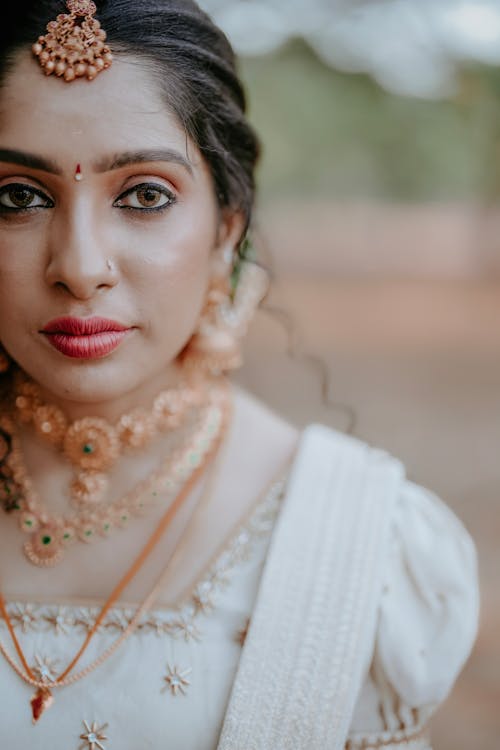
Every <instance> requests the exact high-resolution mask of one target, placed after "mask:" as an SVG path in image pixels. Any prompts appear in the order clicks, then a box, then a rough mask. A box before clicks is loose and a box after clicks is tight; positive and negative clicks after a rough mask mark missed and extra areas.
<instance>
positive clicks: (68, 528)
mask: <svg viewBox="0 0 500 750" xmlns="http://www.w3.org/2000/svg"><path fill="white" fill-rule="evenodd" d="M34 385H35V384H33V383H30V382H24V383H23V384H22V386H21V395H20V396H19V395H18V396H17V397H16V409H17V414H16V412H15V411H14V414H6V415H3V416H2V417H1V418H0V499H2V500H3V503H4V507H5V509H6V510H7V511H10V512H16V513H18V514H19V524H20V528H21V529H22V531H23V532H24V533H25V534H26V535H27V537H28V538H27V541H26V542H25V544H24V552H25V555H26V557H27V558H28V560H29V561H30V562H31V563H33V564H34V565H37V566H40V567H52V566H54V565H57V564H58V563H59V562H60V561H61V560H62V559H63V558H64V553H65V551H66V549H67V548H68V547H70V546H71V544H72V543H73V542H75V541H81V542H85V543H89V542H92V541H93V540H94V539H96V538H98V537H99V536H101V537H107V536H109V535H110V534H111V533H112V532H113V531H114V530H116V529H119V528H124V527H126V526H127V525H128V524H129V522H130V520H131V519H132V518H134V517H139V516H142V515H144V513H145V512H146V511H147V509H148V508H149V507H151V506H153V505H155V504H157V503H158V501H159V500H160V499H161V502H162V504H163V503H165V502H168V501H169V500H171V498H172V497H174V496H175V495H176V494H177V493H178V491H179V488H180V486H182V484H183V482H184V481H186V479H187V478H188V477H189V476H190V474H191V473H192V472H193V471H194V470H195V469H196V467H197V466H198V465H199V464H200V462H202V461H203V458H204V456H205V454H206V453H207V452H208V451H209V450H210V448H211V444H212V442H213V440H214V439H215V437H216V435H217V432H218V429H219V423H220V419H221V407H220V402H221V393H222V391H223V390H224V386H223V385H222V382H220V381H219V382H218V381H216V380H214V381H212V382H211V383H210V384H209V383H208V381H207V382H205V383H204V386H203V388H200V387H199V386H198V388H197V389H194V388H192V389H191V390H189V389H185V391H184V393H183V396H182V397H179V393H176V394H174V393H173V392H172V391H164V392H163V393H161V394H160V395H159V396H158V397H157V399H156V400H155V402H154V406H153V411H152V414H156V415H159V416H157V422H156V426H155V427H154V429H148V440H149V439H151V436H152V435H154V434H155V431H159V429H160V425H161V426H162V427H163V429H165V425H166V423H167V422H168V424H169V427H170V428H171V429H172V428H173V427H174V425H176V426H180V424H181V422H182V420H183V419H186V418H187V417H188V416H190V417H191V424H190V425H189V426H188V429H187V430H185V435H184V438H183V440H182V441H181V444H180V446H179V447H177V448H176V449H175V450H173V451H171V452H170V453H169V454H168V455H167V456H166V458H165V460H164V461H163V462H162V463H161V464H160V466H159V467H158V469H157V471H155V472H154V473H153V474H152V475H151V476H149V477H148V478H147V479H146V480H143V481H141V482H139V483H138V484H137V485H136V486H135V487H134V488H133V489H132V490H131V491H130V492H129V493H127V494H126V495H125V496H124V497H121V498H119V499H118V500H115V501H113V502H104V492H103V485H104V489H105V488H106V485H107V478H106V477H105V475H103V474H102V473H100V472H98V471H96V469H97V467H99V468H102V467H103V466H109V465H110V459H109V454H108V452H107V450H106V449H107V447H108V446H109V445H110V444H112V443H114V442H115V439H116V440H117V441H118V440H120V439H122V440H123V436H124V435H127V438H126V442H125V444H126V445H127V447H129V448H130V447H138V443H139V442H141V443H142V444H145V442H146V441H145V439H144V437H143V436H144V430H142V429H141V430H140V431H139V432H137V431H134V425H135V416H136V415H137V414H138V412H135V413H134V417H133V419H132V418H130V419H129V417H130V415H125V416H123V417H122V418H121V419H120V420H119V423H118V426H117V427H116V428H113V427H111V426H110V425H108V424H107V423H106V422H105V421H104V420H100V419H97V418H86V419H83V420H79V421H78V422H74V423H73V424H72V425H70V426H69V428H68V429H67V430H66V431H65V432H64V433H60V434H59V436H58V439H57V441H56V440H55V439H54V433H55V431H56V429H55V428H54V425H57V424H59V423H61V419H60V415H59V414H58V411H59V410H56V409H57V408H56V407H54V408H52V407H51V406H47V405H45V404H41V403H38V404H37V403H36V401H35V399H38V397H39V396H38V394H39V390H38V389H37V387H36V386H35V387H33V386H34ZM174 395H175V398H174ZM29 398H31V399H32V400H33V401H34V402H35V403H34V404H32V405H31V406H30V407H29V406H28V404H27V400H28V399H29ZM167 401H168V403H169V404H170V406H169V409H168V413H167V409H166V406H165V404H166V403H167ZM174 403H176V404H177V405H178V406H177V408H172V404H174ZM182 404H184V405H185V406H184V408H181V405H182ZM159 405H161V408H160V406H159ZM19 413H20V414H21V419H22V421H24V422H28V419H27V418H26V416H27V414H29V413H30V414H33V417H32V418H31V419H30V421H31V422H32V423H33V424H34V425H36V428H38V429H37V432H38V433H39V434H41V435H44V436H45V437H46V439H47V440H49V441H50V442H51V443H53V444H54V445H55V446H57V447H59V448H60V447H61V446H62V449H63V452H64V454H65V455H66V456H68V453H70V454H71V455H74V456H75V461H74V463H77V461H80V467H81V468H82V469H83V471H82V472H81V474H84V477H85V483H86V488H87V489H86V490H85V491H83V490H82V492H81V493H75V492H74V485H75V482H73V485H72V488H73V492H72V495H71V499H72V502H73V505H74V506H75V508H76V509H75V510H74V511H73V512H71V513H67V514H59V515H57V514H51V513H50V512H49V510H48V509H47V507H46V506H45V504H44V503H43V501H42V500H41V498H40V496H39V494H38V493H37V491H36V489H35V487H34V485H33V482H32V480H31V479H30V477H29V476H28V474H27V471H26V467H25V464H24V459H23V453H22V450H21V445H20V439H19V435H18V427H17V424H16V419H15V417H16V416H17V417H18V418H19ZM61 414H62V412H61ZM49 415H50V418H49ZM54 415H55V416H54ZM23 416H24V419H23V418H22V417H23ZM63 417H64V415H63ZM146 417H147V415H145V413H143V414H142V415H139V419H138V422H139V423H142V424H144V422H145V421H146ZM170 417H172V419H171V420H170ZM100 423H103V424H102V425H101V424H100ZM149 423H150V425H151V424H152V425H154V424H155V423H154V421H153V419H150V420H149ZM49 428H50V429H49ZM120 428H123V429H122V430H120ZM113 431H114V432H113ZM68 434H71V437H70V439H69V440H67V439H66V438H67V436H68ZM77 434H78V435H79V440H78V441H76V440H75V439H74V436H75V435H77ZM137 434H139V435H140V436H141V440H140V441H139V440H137V441H136V443H135V445H134V443H132V444H131V445H130V440H131V439H132V438H133V436H134V435H136V436H137ZM110 435H111V436H112V437H111V438H110V439H109V440H108V439H107V437H109V436H110ZM103 436H105V437H104V438H103ZM120 436H121V438H120ZM101 438H103V439H102V440H101ZM77 442H78V444H79V446H80V453H81V456H82V457H83V460H85V459H86V458H87V457H88V456H90V457H91V458H95V459H96V460H95V463H94V464H92V465H91V466H92V468H89V465H88V464H87V463H86V462H84V463H83V466H82V462H81V460H80V458H79V457H78V451H77V450H76V448H75V445H76V443H77ZM68 444H69V445H71V446H72V448H75V450H74V452H72V451H66V450H64V447H65V446H67V445H68ZM115 455H116V454H115V453H113V462H114V461H115V460H116V458H115ZM68 457H69V456H68ZM94 467H95V468H94ZM81 474H80V480H78V478H77V480H76V481H81ZM93 483H95V484H96V485H97V489H98V492H97V491H96V492H93V491H92V489H93Z"/></svg>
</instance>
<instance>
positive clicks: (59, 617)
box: [43, 607, 75, 635]
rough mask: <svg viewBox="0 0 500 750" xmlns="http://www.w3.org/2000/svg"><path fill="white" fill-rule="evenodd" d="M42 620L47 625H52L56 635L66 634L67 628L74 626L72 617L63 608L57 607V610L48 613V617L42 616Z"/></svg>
mask: <svg viewBox="0 0 500 750" xmlns="http://www.w3.org/2000/svg"><path fill="white" fill-rule="evenodd" d="M43 619H44V620H45V622H48V623H49V625H52V627H53V628H54V630H55V631H56V635H61V633H64V634H66V633H67V632H68V628H70V627H72V626H73V625H74V624H75V621H74V619H73V617H71V615H70V614H69V613H68V612H66V610H65V609H64V607H59V609H57V610H54V611H53V612H49V614H48V615H44V618H43Z"/></svg>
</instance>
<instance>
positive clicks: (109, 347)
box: [41, 317, 131, 359]
mask: <svg viewBox="0 0 500 750" xmlns="http://www.w3.org/2000/svg"><path fill="white" fill-rule="evenodd" d="M130 330H131V328H130V326H125V325H123V324H122V323H118V322H117V321H116V320H110V319H109V318H99V317H94V318H72V317H65V318H55V319H54V320H51V321H49V322H48V323H47V324H46V325H45V326H44V328H43V329H42V331H41V333H43V334H44V336H46V337H47V340H48V341H49V343H50V344H51V345H52V346H53V347H54V349H57V351H59V352H61V354H64V355H65V356H66V357H73V358H74V359H99V358H100V357H105V356H106V354H109V353H110V352H112V351H113V350H114V349H116V348H117V347H118V346H119V345H120V344H121V342H122V341H123V339H124V338H125V336H126V335H127V333H128V331H130Z"/></svg>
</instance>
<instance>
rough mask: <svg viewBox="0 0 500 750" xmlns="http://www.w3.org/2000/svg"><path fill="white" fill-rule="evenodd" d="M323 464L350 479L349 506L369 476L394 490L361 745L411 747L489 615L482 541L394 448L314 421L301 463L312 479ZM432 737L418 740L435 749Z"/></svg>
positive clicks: (362, 705) (357, 729) (359, 720)
mask: <svg viewBox="0 0 500 750" xmlns="http://www.w3.org/2000/svg"><path fill="white" fill-rule="evenodd" d="M321 466H327V467H329V469H328V474H329V476H330V477H331V476H335V475H338V474H343V475H344V476H345V477H349V478H348V479H344V485H343V493H344V494H343V496H342V499H341V502H342V503H343V504H345V505H347V506H348V505H350V504H351V503H352V502H356V498H355V495H356V494H359V493H362V492H366V484H367V481H366V480H368V482H370V481H371V482H372V483H375V484H376V485H377V487H376V492H375V493H373V495H372V498H373V501H374V502H377V503H383V502H384V501H385V500H386V496H388V495H389V494H390V495H391V496H392V501H391V503H389V504H388V505H387V507H388V508H389V511H388V515H389V519H388V533H387V534H386V536H385V541H384V545H383V547H384V548H383V549H381V550H380V554H381V558H382V564H381V578H382V580H381V581H380V598H379V603H378V615H377V624H376V628H375V632H374V637H373V640H372V643H371V646H370V647H369V648H368V649H367V652H366V655H365V667H364V670H363V674H364V678H363V680H362V683H361V686H360V693H359V698H358V702H357V706H356V709H355V713H354V717H353V721H352V735H351V736H352V743H351V746H352V747H353V748H356V747H358V744H357V743H356V738H358V741H359V742H360V743H361V744H360V745H359V747H364V746H365V745H364V744H363V742H365V743H366V742H367V741H368V737H370V738H371V739H370V742H371V741H375V740H376V741H377V742H378V741H380V742H382V741H383V742H384V743H385V744H386V745H387V746H388V747H399V746H400V745H399V744H397V742H396V739H394V738H397V737H399V738H400V741H401V743H402V744H401V746H404V747H407V744H405V743H408V738H409V737H410V736H412V733H413V734H415V732H417V733H418V732H420V729H421V726H420V724H421V723H425V721H426V720H427V719H428V718H429V716H430V715H431V714H432V712H433V711H434V710H435V709H436V708H437V706H438V705H439V704H440V703H441V702H442V701H444V699H445V698H446V697H447V695H448V694H449V692H450V690H451V688H452V687H453V684H454V682H455V680H456V678H457V676H458V674H459V673H460V671H461V669H462V667H463V665H464V663H465V661H466V660H467V658H468V656H469V654H470V651H471V649H472V646H473V643H474V640H475V637H476V633H477V626H478V617H479V587H478V573H477V559H476V549H475V545H474V542H473V540H472V539H471V537H470V535H469V533H468V531H467V529H466V528H465V526H464V525H463V523H462V522H461V521H460V519H459V518H458V517H457V516H456V515H455V514H454V513H453V512H452V510H451V509H450V508H449V507H448V506H447V505H446V504H445V503H444V502H443V501H442V500H441V499H440V498H439V497H438V496H436V494H435V493H434V492H432V491H430V490H428V489H426V488H425V487H422V486H420V485H418V484H415V483H414V482H412V481H409V480H408V479H407V478H406V475H405V471H404V466H403V465H402V463H401V462H400V461H399V460H398V459H397V458H395V457H393V456H391V455H390V454H388V453H387V452H386V451H384V450H380V449H379V448H376V447H374V446H371V445H369V444H367V443H365V442H363V441H362V440H359V439H357V438H353V437H350V436H347V435H343V434H341V433H338V432H336V431H335V430H332V429H330V428H328V427H325V426H323V425H317V424H313V425H310V426H309V427H307V428H306V430H304V431H303V433H302V435H301V441H300V448H299V451H298V465H297V468H298V470H299V471H300V472H302V473H303V474H304V475H307V473H308V472H309V479H312V478H313V477H315V476H318V473H320V472H321ZM361 475H363V478H364V479H363V481H361V480H360V476H361ZM330 484H331V486H332V488H333V486H334V484H333V482H330ZM365 507H367V506H366V505H365ZM398 741H399V740H398ZM422 742H423V743H424V744H421V745H418V744H416V745H415V747H422V748H423V747H428V745H427V744H425V741H422Z"/></svg>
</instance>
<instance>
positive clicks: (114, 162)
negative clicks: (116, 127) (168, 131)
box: [0, 148, 193, 175]
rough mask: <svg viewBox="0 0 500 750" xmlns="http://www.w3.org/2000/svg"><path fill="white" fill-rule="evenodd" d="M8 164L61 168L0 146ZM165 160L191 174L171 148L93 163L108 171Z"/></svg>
mask: <svg viewBox="0 0 500 750" xmlns="http://www.w3.org/2000/svg"><path fill="white" fill-rule="evenodd" d="M2 161H3V162H7V163H8V164H19V166H21V167H28V168H29V169H39V170H41V171H42V172H49V173H50V174H56V175H61V174H62V173H63V170H62V169H61V167H60V166H59V165H58V164H57V162H55V161H53V160H52V159H46V158H44V157H43V156H37V155H36V154H30V153H27V152H26V151H15V150H13V149H6V148H3V149H2V148H0V162H2ZM153 161H166V162H173V163H174V164H180V165H181V166H182V167H184V168H185V169H186V170H187V171H188V172H189V174H190V175H192V174H193V167H192V165H191V163H190V162H189V161H188V159H186V157H185V156H183V155H182V154H181V153H179V152H178V151H175V150H173V149H151V150H146V151H127V152H125V153H123V154H116V155H113V156H111V157H104V158H103V159H100V160H99V161H97V162H95V163H94V165H93V166H94V169H95V170H96V172H110V171H112V170H114V169H121V168H122V167H127V166H129V165H131V164H142V163H145V162H153Z"/></svg>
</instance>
